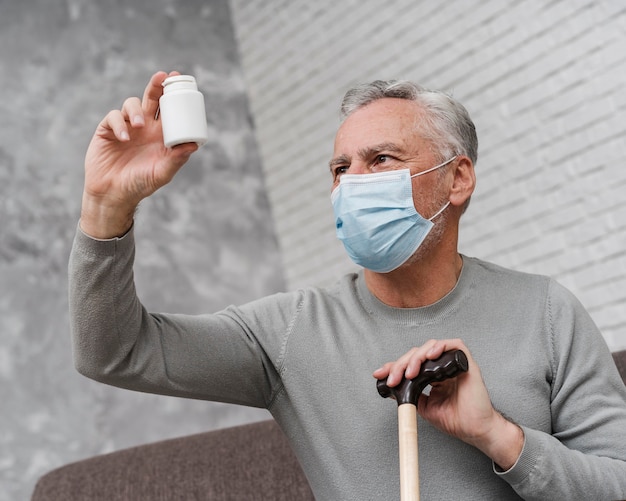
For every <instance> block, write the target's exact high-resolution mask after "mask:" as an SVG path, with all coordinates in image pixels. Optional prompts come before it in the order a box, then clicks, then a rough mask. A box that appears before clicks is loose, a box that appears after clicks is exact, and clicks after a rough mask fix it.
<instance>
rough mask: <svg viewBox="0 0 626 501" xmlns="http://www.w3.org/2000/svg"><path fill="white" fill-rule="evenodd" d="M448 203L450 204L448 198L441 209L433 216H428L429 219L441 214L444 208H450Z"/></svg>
mask: <svg viewBox="0 0 626 501" xmlns="http://www.w3.org/2000/svg"><path fill="white" fill-rule="evenodd" d="M448 205H450V200H448V202H447V203H446V205H444V206H443V207H442V208H441V209H439V210H438V211H437V212H436V213H435V215H434V216H433V217H430V218H428V220H429V221H432V220H433V219H435V218H436V217H437V216H438V215H439V214H441V213H442V212H443V211H444V210H446V209H447V208H448Z"/></svg>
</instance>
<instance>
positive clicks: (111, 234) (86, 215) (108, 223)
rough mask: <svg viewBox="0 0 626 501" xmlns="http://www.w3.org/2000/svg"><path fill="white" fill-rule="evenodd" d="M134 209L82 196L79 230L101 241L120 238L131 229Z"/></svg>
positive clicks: (129, 206)
mask: <svg viewBox="0 0 626 501" xmlns="http://www.w3.org/2000/svg"><path fill="white" fill-rule="evenodd" d="M136 209H137V206H136V205H124V204H119V203H118V204H115V203H110V202H108V201H104V200H100V199H95V198H93V197H90V196H89V195H87V194H83V202H82V207H81V212H80V229H81V230H82V231H83V232H84V233H86V234H87V235H89V236H90V237H93V238H97V239H102V240H106V239H109V238H116V237H121V236H123V235H125V234H126V233H127V232H128V230H130V228H131V227H132V225H133V220H134V216H135V211H136Z"/></svg>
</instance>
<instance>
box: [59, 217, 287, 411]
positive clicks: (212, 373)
mask: <svg viewBox="0 0 626 501" xmlns="http://www.w3.org/2000/svg"><path fill="white" fill-rule="evenodd" d="M134 252H135V246H134V234H133V230H132V229H131V231H130V232H129V233H127V234H126V235H125V236H124V237H121V238H115V239H111V240H96V239H92V238H90V237H89V236H87V235H85V234H84V233H83V232H82V231H80V229H78V231H77V233H76V236H75V239H74V244H73V247H72V252H71V255H70V262H69V305H70V327H71V334H72V342H73V352H74V361H75V365H76V368H77V370H78V371H79V372H80V373H81V374H83V375H85V376H87V377H89V378H92V379H95V380H97V381H100V382H103V383H106V384H110V385H114V386H119V387H122V388H127V389H131V390H136V391H143V392H150V393H160V394H164V395H173V396H179V397H187V398H197V399H205V400H214V401H221V402H229V403H235V404H241V405H249V406H254V407H266V406H267V405H268V403H269V402H270V401H271V400H272V398H273V397H274V395H275V393H276V392H277V391H279V390H280V378H279V375H278V371H277V368H276V363H277V361H278V360H279V356H280V353H279V352H275V353H272V349H273V348H272V347H273V346H278V347H280V346H282V345H283V343H282V336H284V335H286V327H285V325H287V324H288V319H287V320H285V318H287V317H288V315H289V311H290V304H291V303H292V302H293V299H292V298H290V297H287V295H283V297H282V299H281V298H276V299H275V300H273V301H272V300H269V299H267V300H266V304H265V305H264V306H265V307H266V311H265V313H264V315H262V316H261V317H260V318H259V319H254V321H257V322H258V325H249V324H248V323H247V322H246V318H245V317H244V316H242V315H241V314H240V313H239V311H238V310H236V309H235V308H229V309H226V310H224V311H222V312H218V313H216V314H211V315H198V316H194V315H174V314H155V313H149V312H148V311H146V309H145V308H144V306H143V305H142V304H141V302H140V300H139V299H138V297H137V294H136V290H135V284H134V277H133V261H134ZM270 305H276V307H275V308H274V309H272V308H270ZM251 310H254V308H251ZM273 311H279V312H280V317H277V316H275V315H274V316H273V313H272V312H273ZM264 326H265V327H264ZM267 326H271V327H272V328H271V331H270V330H269V329H267ZM264 329H265V330H264ZM258 334H260V335H261V336H260V337H257V335H258Z"/></svg>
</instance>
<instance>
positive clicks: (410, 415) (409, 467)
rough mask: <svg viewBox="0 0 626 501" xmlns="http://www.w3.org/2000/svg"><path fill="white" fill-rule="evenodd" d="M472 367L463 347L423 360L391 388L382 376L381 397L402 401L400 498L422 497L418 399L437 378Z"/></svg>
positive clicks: (378, 385) (415, 500)
mask: <svg viewBox="0 0 626 501" xmlns="http://www.w3.org/2000/svg"><path fill="white" fill-rule="evenodd" d="M467 368H468V364H467V357H466V356H465V353H463V351H461V350H452V351H447V352H445V353H444V354H443V355H441V357H439V358H438V359H436V360H427V361H426V362H424V363H423V364H422V367H421V368H420V371H419V374H418V375H417V377H415V378H413V379H403V380H402V381H401V382H400V384H398V385H397V386H394V387H393V388H390V387H389V386H387V379H379V380H378V381H377V383H376V388H377V389H378V393H379V394H380V396H381V397H384V398H387V397H390V398H393V399H394V400H395V401H396V402H397V403H398V442H399V454H400V500H401V501H419V499H420V490H419V455H418V450H417V443H418V438H417V401H418V400H419V397H420V395H421V394H422V391H424V388H426V386H428V385H429V384H431V383H434V382H435V381H443V380H445V379H450V378H453V377H456V376H457V375H459V374H460V373H461V372H466V371H467Z"/></svg>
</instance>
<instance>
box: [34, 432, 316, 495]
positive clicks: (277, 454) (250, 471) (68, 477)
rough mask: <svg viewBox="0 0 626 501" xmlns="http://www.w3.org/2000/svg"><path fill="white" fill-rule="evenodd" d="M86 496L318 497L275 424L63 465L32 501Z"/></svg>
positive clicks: (39, 485) (192, 437)
mask: <svg viewBox="0 0 626 501" xmlns="http://www.w3.org/2000/svg"><path fill="white" fill-rule="evenodd" d="M85 499H89V500H90V501H98V500H103V501H104V500H107V501H115V500H133V501H141V500H146V501H148V500H150V501H158V500H163V501H165V500H173V499H181V500H182V499H184V500H216V501H222V500H223V501H226V500H233V499H271V500H278V501H281V500H284V501H294V500H306V501H309V500H310V501H313V500H314V498H313V494H312V493H311V490H310V488H309V485H308V483H307V480H306V477H305V476H304V473H303V472H302V470H301V468H300V466H299V464H298V462H297V460H296V457H295V455H294V454H293V452H292V450H291V448H290V446H289V444H288V442H287V439H286V437H285V436H284V434H283V433H282V431H281V430H280V429H279V427H278V425H277V424H276V423H275V422H274V421H272V420H269V421H262V422H259V423H252V424H248V425H243V426H237V427H232V428H227V429H223V430H215V431H210V432H207V433H200V434H196V435H190V436H186V437H181V438H175V439H170V440H164V441H161V442H156V443H153V444H148V445H142V446H138V447H133V448H130V449H125V450H121V451H117V452H113V453H110V454H105V455H101V456H96V457H93V458H89V459H85V460H83V461H79V462H76V463H72V464H69V465H66V466H62V467H60V468H58V469H56V470H53V471H51V472H49V473H48V474H46V475H44V476H43V477H42V478H41V479H39V482H38V483H37V485H36V486H35V490H34V493H33V496H32V498H31V501H52V500H54V501H58V500H63V501H77V500H85Z"/></svg>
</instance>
